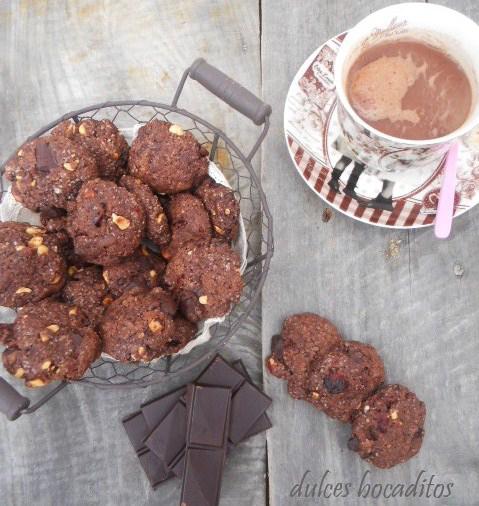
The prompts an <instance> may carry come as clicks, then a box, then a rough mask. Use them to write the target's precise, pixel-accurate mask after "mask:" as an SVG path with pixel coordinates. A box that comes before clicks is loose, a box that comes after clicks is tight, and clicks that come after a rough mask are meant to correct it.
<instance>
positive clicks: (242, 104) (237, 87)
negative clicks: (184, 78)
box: [189, 58, 271, 125]
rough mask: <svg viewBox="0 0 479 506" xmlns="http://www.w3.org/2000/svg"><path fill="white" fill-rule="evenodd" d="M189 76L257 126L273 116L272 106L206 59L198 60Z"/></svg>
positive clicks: (191, 68) (192, 66)
mask: <svg viewBox="0 0 479 506" xmlns="http://www.w3.org/2000/svg"><path fill="white" fill-rule="evenodd" d="M189 75H190V77H191V79H194V80H195V81H198V82H199V83H200V84H202V85H203V86H204V87H205V88H206V89H207V90H208V91H211V93H213V94H214V95H216V96H217V97H218V98H220V99H221V100H223V101H224V102H226V103H227V104H228V105H230V106H231V107H233V109H236V110H237V111H238V112H240V113H241V114H244V115H245V116H246V117H247V118H249V119H250V120H251V121H252V122H253V123H254V124H255V125H262V124H263V123H264V122H265V121H266V118H267V117H268V116H269V115H270V114H271V106H270V105H268V104H266V103H265V102H263V101H262V100H260V99H259V98H258V97H257V96H256V95H253V93H251V91H248V90H247V89H246V88H244V87H243V86H241V84H239V83H238V82H236V81H234V80H233V79H231V78H230V77H228V76H227V75H226V74H224V73H223V72H221V70H219V69H217V68H216V67H213V65H210V64H209V63H208V62H207V61H206V60H205V59H204V58H198V59H197V60H195V61H194V62H193V64H192V65H191V67H190V72H189Z"/></svg>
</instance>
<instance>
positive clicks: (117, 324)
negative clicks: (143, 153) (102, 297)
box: [100, 288, 176, 362]
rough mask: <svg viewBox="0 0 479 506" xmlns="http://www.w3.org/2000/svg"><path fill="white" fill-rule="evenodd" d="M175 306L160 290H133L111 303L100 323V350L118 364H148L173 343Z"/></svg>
mask: <svg viewBox="0 0 479 506" xmlns="http://www.w3.org/2000/svg"><path fill="white" fill-rule="evenodd" d="M175 313H176V304H175V301H174V300H173V298H172V297H171V296H170V295H169V294H168V293H167V292H166V291H165V290H163V289H162V288H153V289H152V290H145V289H142V288H133V289H131V290H129V291H128V292H126V293H125V294H124V295H122V296H121V297H120V298H119V299H117V300H115V301H113V302H112V303H111V305H110V306H108V309H107V310H106V312H105V314H104V316H103V319H102V321H101V323H100V333H101V336H102V338H103V350H104V351H105V352H106V353H108V354H109V355H110V356H112V357H113V358H115V359H116V360H120V361H121V362H149V361H151V360H153V359H154V358H157V357H160V356H162V355H164V354H165V353H167V352H168V347H169V344H170V343H171V342H172V340H174V339H175V323H174V320H173V317H174V315H175Z"/></svg>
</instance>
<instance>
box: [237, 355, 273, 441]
mask: <svg viewBox="0 0 479 506" xmlns="http://www.w3.org/2000/svg"><path fill="white" fill-rule="evenodd" d="M232 366H233V367H234V368H235V369H236V370H237V371H239V372H240V373H241V374H242V375H243V376H244V377H245V378H246V380H247V381H249V382H250V383H253V381H252V380H251V376H250V375H249V373H248V370H247V369H246V367H245V365H244V364H243V361H242V360H235V361H234V362H233V363H232ZM253 384H254V383H253ZM272 426H273V424H272V423H271V420H270V419H269V416H268V415H267V414H266V413H263V414H262V415H261V416H260V417H259V418H258V420H257V421H256V423H255V424H254V425H253V426H252V427H251V428H250V429H249V430H248V432H247V433H246V435H245V437H244V438H243V439H242V440H241V441H240V442H241V443H242V442H243V441H246V440H247V439H249V438H250V437H253V436H256V435H257V434H260V433H261V432H264V431H266V430H268V429H271V427H272Z"/></svg>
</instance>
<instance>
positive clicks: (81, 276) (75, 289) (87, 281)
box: [62, 265, 108, 327]
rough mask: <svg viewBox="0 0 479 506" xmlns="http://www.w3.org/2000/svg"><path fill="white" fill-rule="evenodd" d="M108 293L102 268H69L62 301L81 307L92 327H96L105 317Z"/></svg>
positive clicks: (94, 266)
mask: <svg viewBox="0 0 479 506" xmlns="http://www.w3.org/2000/svg"><path fill="white" fill-rule="evenodd" d="M107 293H108V289H107V286H106V283H105V281H104V279H103V276H102V270H101V267H98V266H96V265H93V266H90V267H80V268H77V267H75V266H71V267H69V269H68V278H67V282H66V284H65V286H64V287H63V290H62V299H63V300H64V301H65V302H67V303H68V304H70V305H72V306H75V307H79V308H80V309H81V310H82V311H83V312H84V313H85V314H86V316H87V318H88V320H89V322H90V324H91V325H92V327H95V326H96V325H97V324H98V323H99V321H100V319H101V317H102V316H103V313H104V311H105V308H106V304H105V298H106V297H107Z"/></svg>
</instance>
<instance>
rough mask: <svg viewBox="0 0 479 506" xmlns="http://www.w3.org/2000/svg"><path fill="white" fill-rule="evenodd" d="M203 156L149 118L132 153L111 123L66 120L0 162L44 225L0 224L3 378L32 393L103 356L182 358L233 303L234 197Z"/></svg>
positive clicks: (237, 290)
mask: <svg viewBox="0 0 479 506" xmlns="http://www.w3.org/2000/svg"><path fill="white" fill-rule="evenodd" d="M208 167H209V160H208V151H207V150H206V149H205V148H204V147H202V146H201V145H200V144H199V143H198V141H197V140H196V139H195V137H194V136H193V135H192V134H191V133H190V132H188V131H185V130H183V129H182V128H181V126H179V125H175V124H171V123H168V122H163V121H159V120H156V119H155V120H152V121H150V122H149V123H147V124H145V125H144V126H142V127H141V128H140V129H139V131H138V135H137V137H136V138H135V139H134V140H133V142H132V145H131V148H130V147H129V145H128V143H127V141H126V140H125V138H124V137H123V135H122V134H121V133H120V131H119V130H118V129H117V128H116V126H115V125H114V124H113V123H112V122H111V121H109V120H95V119H85V120H82V121H79V122H77V123H74V122H72V121H64V122H62V123H60V124H59V125H58V126H57V127H56V128H55V129H54V130H53V131H52V132H51V133H50V134H49V135H46V136H43V137H40V138H37V139H35V140H33V141H31V142H28V143H26V144H25V145H24V146H22V148H21V149H20V150H19V151H18V152H17V153H16V156H14V157H13V159H11V160H10V161H9V162H8V163H7V165H6V167H5V177H6V178H7V179H8V180H10V181H11V183H12V184H11V192H12V195H13V196H14V198H15V199H16V200H17V201H18V202H19V203H21V204H22V205H23V206H24V207H26V208H28V209H29V210H31V211H33V212H37V213H40V220H41V223H42V226H32V225H30V224H26V223H19V222H3V223H0V305H1V306H6V307H9V308H15V309H18V311H17V317H16V320H15V322H14V323H13V324H2V325H0V344H3V345H4V346H5V347H6V348H5V350H4V352H3V364H4V366H5V368H6V369H7V371H9V372H10V373H11V374H12V375H14V376H16V377H17V378H21V379H23V380H24V381H25V382H26V385H27V386H30V387H39V386H43V385H45V384H47V383H49V382H51V381H54V380H74V379H79V378H81V377H82V376H83V375H84V373H85V372H86V370H87V369H88V367H89V366H90V364H91V363H92V362H93V361H94V360H96V359H97V358H98V357H99V355H100V353H101V352H102V351H103V352H105V353H107V354H108V355H110V357H112V358H114V359H116V360H119V361H122V362H149V361H151V360H153V359H156V358H158V357H161V356H164V355H170V354H173V353H175V352H177V351H179V350H180V349H182V348H183V347H184V346H185V345H186V344H187V343H188V342H189V341H190V340H191V339H192V338H193V337H194V336H195V335H196V333H197V330H198V324H199V323H200V322H201V321H202V320H205V319H208V318H213V317H221V316H224V315H225V314H227V313H228V312H229V311H230V308H231V306H232V305H233V304H235V303H237V302H238V301H239V299H240V296H241V292H242V290H243V280H242V277H241V273H240V265H241V260H240V257H239V255H238V254H237V253H236V252H235V251H234V249H233V248H232V244H233V243H234V242H235V241H236V240H237V237H238V233H239V223H240V207H239V203H238V201H237V200H236V198H235V195H234V192H233V191H232V190H231V189H230V188H228V187H226V186H223V185H222V184H219V183H217V182H216V181H215V180H214V179H212V178H211V177H210V176H209V175H208Z"/></svg>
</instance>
